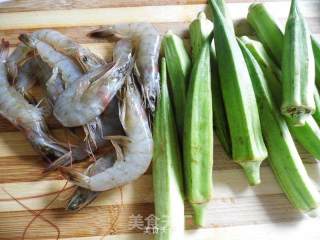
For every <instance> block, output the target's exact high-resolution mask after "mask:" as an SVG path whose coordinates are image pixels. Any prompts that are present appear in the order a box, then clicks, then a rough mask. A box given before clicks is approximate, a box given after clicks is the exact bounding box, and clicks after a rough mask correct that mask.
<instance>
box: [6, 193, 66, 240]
mask: <svg viewBox="0 0 320 240" xmlns="http://www.w3.org/2000/svg"><path fill="white" fill-rule="evenodd" d="M1 189H2V190H3V191H4V192H5V193H6V194H8V195H9V196H10V197H11V198H12V199H13V200H14V201H16V202H17V203H18V204H19V205H21V206H22V207H23V208H25V209H27V211H28V212H30V213H31V214H32V215H37V211H35V210H32V209H30V208H29V207H28V206H26V205H25V204H23V203H22V202H21V201H19V200H18V199H17V198H15V197H14V196H13V195H12V194H11V193H9V192H8V191H7V190H6V189H5V188H3V187H1ZM38 217H39V218H41V219H42V220H43V221H44V222H46V223H48V224H49V225H51V226H52V227H53V228H54V229H56V231H57V238H56V239H57V240H58V239H59V237H60V229H59V227H58V226H57V225H55V224H54V223H53V222H51V221H50V220H48V219H47V218H45V217H43V216H41V215H39V216H38Z"/></svg>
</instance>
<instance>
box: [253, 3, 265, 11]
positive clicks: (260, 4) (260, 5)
mask: <svg viewBox="0 0 320 240" xmlns="http://www.w3.org/2000/svg"><path fill="white" fill-rule="evenodd" d="M256 8H264V5H263V4H262V3H252V4H250V6H249V12H250V11H252V10H254V9H256Z"/></svg>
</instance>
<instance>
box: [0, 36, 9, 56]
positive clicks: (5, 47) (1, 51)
mask: <svg viewBox="0 0 320 240" xmlns="http://www.w3.org/2000/svg"><path fill="white" fill-rule="evenodd" d="M8 54H9V42H8V41H5V40H4V39H2V40H1V45H0V61H1V62H5V61H6V59H7V57H8Z"/></svg>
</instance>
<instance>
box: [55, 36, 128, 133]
mask: <svg viewBox="0 0 320 240" xmlns="http://www.w3.org/2000/svg"><path fill="white" fill-rule="evenodd" d="M132 64H133V58H132V47H131V42H130V41H128V40H120V41H118V42H117V44H116V46H115V48H114V65H113V66H112V68H111V69H110V70H108V69H107V68H106V66H102V67H100V68H101V69H102V70H108V71H105V72H104V73H103V74H102V75H100V76H98V78H97V80H94V81H93V78H92V77H91V76H90V73H91V72H88V73H87V74H86V75H84V76H83V77H82V78H81V79H79V80H78V81H75V82H74V83H73V84H72V85H70V86H69V87H68V88H67V89H66V90H65V91H64V92H63V93H62V94H61V95H60V96H59V98H58V99H57V101H56V103H55V105H54V110H53V113H54V116H55V117H56V118H57V119H58V120H59V121H60V122H61V123H62V124H63V125H64V126H65V127H74V126H81V125H84V124H86V123H88V122H90V121H91V120H93V119H95V118H96V117H97V116H99V115H100V114H101V113H102V112H103V111H104V109H105V108H106V107H107V106H108V104H109V103H110V101H111V100H112V98H113V97H114V96H115V94H116V93H117V92H118V90H119V89H120V88H121V87H122V85H123V83H124V80H125V76H126V75H127V74H128V73H129V72H130V71H131V67H132ZM100 68H97V69H94V71H99V69H100ZM88 76H89V77H88Z"/></svg>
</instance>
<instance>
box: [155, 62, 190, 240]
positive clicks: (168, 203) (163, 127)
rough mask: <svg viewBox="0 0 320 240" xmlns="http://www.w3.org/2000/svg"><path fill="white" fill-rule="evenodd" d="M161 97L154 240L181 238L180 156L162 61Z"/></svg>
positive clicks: (182, 209) (157, 111)
mask: <svg viewBox="0 0 320 240" xmlns="http://www.w3.org/2000/svg"><path fill="white" fill-rule="evenodd" d="M160 76H161V94H160V98H159V99H158V103H157V109H156V114H155V119H154V126H153V138H154V144H155V146H157V147H156V148H155V149H154V154H153V167H152V169H153V189H154V203H155V214H156V217H157V218H158V219H159V221H158V224H160V226H157V227H159V232H158V233H157V234H156V235H155V239H157V240H176V239H183V238H184V202H183V201H184V193H183V174H182V166H181V161H182V159H181V154H180V148H179V143H178V135H177V130H176V126H175V121H174V114H173V110H172V107H171V101H170V96H169V91H168V85H167V72H166V60H165V58H162V59H161V74H160Z"/></svg>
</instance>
